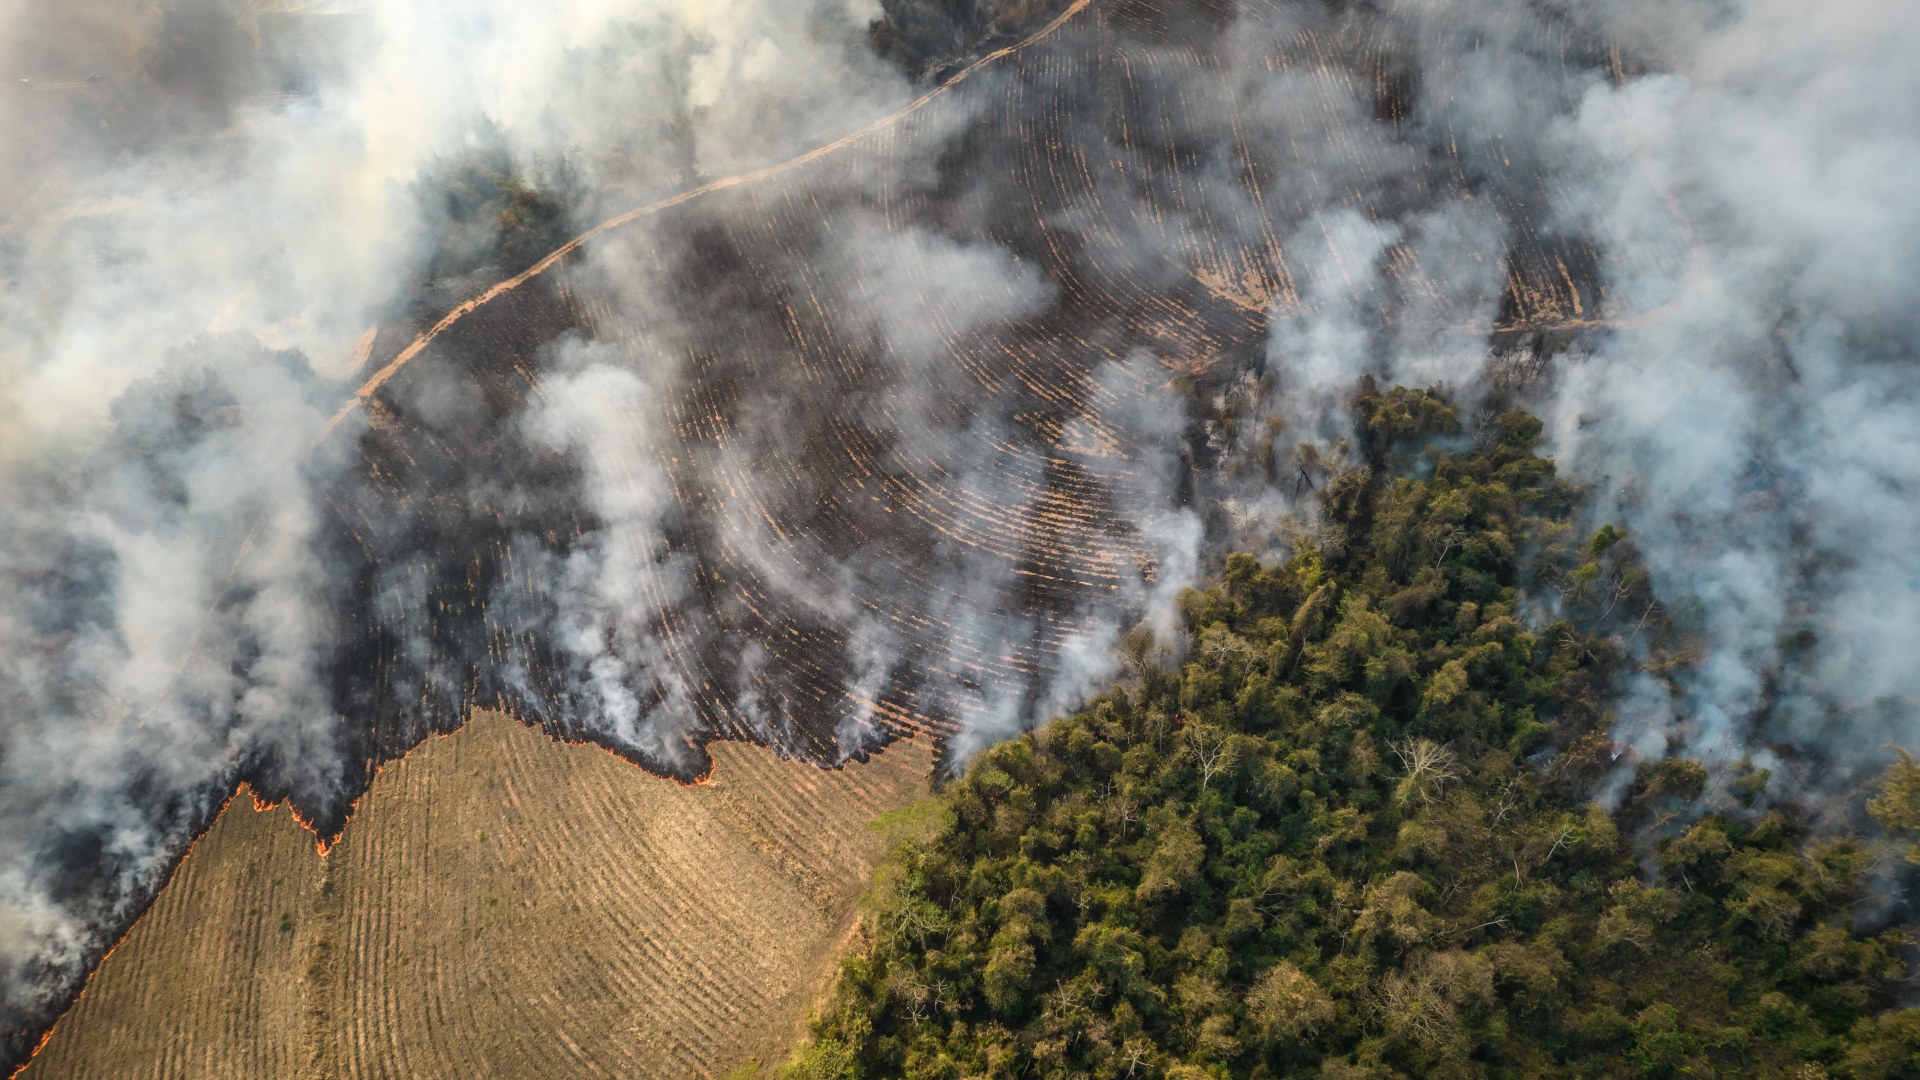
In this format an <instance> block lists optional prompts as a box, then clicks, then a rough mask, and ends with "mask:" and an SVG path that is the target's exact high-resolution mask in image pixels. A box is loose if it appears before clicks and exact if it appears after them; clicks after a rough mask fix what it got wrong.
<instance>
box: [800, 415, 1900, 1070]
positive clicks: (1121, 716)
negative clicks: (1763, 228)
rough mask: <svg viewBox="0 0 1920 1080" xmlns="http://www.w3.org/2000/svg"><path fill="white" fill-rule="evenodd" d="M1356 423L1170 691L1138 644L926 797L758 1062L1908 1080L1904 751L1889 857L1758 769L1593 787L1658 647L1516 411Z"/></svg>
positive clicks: (1191, 629) (1608, 549)
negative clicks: (834, 951) (773, 1053)
mask: <svg viewBox="0 0 1920 1080" xmlns="http://www.w3.org/2000/svg"><path fill="white" fill-rule="evenodd" d="M1356 407H1357V411H1358V415H1359V423H1358V429H1357V431H1356V433H1355V438H1356V440H1357V442H1358V445H1359V446H1360V447H1361V449H1362V456H1363V458H1364V460H1365V464H1364V466H1362V467H1360V468H1355V469H1350V470H1348V471H1346V472H1344V473H1342V474H1341V475H1339V476H1338V477H1337V478H1336V479H1335V480H1334V481H1333V482H1332V483H1331V484H1330V485H1329V486H1328V487H1327V489H1326V491H1325V492H1324V493H1323V508H1324V510H1325V513H1326V518H1327V524H1328V528H1327V530H1326V531H1325V533H1324V534H1323V536H1322V539H1321V542H1320V543H1318V544H1308V543H1302V544H1301V545H1300V546H1299V547H1298V548H1297V549H1296V551H1295V553H1294V554H1293V556H1292V557H1291V559H1289V560H1287V561H1284V562H1281V563H1279V564H1277V565H1272V566H1262V565H1260V564H1259V563H1258V562H1256V561H1255V560H1254V559H1252V558H1250V557H1248V556H1245V555H1236V556H1233V557H1232V558H1231V559H1230V560H1229V561H1228V562H1227V565H1226V570H1225V573H1224V575H1223V576H1222V578H1221V580H1220V581H1219V583H1218V584H1216V585H1215V586H1213V587H1211V588H1208V589H1206V590H1204V591H1196V592H1190V593H1188V594H1186V595H1185V596H1184V597H1183V602H1182V607H1183V609H1184V615H1185V621H1186V626H1187V640H1186V642H1185V648H1184V650H1183V654H1184V656H1185V660H1186V663H1185V666H1184V668H1181V669H1180V670H1178V671H1175V670H1170V669H1166V668H1162V667H1160V666H1158V665H1155V664H1152V663H1148V662H1145V661H1147V660H1149V659H1150V657H1151V653H1152V651H1153V650H1152V646H1151V645H1150V643H1149V642H1148V641H1147V640H1146V639H1145V638H1144V637H1141V636H1136V637H1135V638H1134V639H1133V640H1132V642H1131V645H1132V651H1133V657H1134V659H1135V661H1136V663H1135V665H1134V672H1135V674H1134V677H1133V678H1131V679H1130V680H1128V681H1126V682H1124V683H1122V684H1121V685H1120V686H1118V687H1116V688H1114V689H1112V690H1110V691H1109V692H1108V693H1106V694H1105V695H1104V696H1102V697H1100V698H1098V699H1097V700H1095V701H1094V702H1093V703H1092V704H1091V705H1089V706H1088V707H1087V708H1086V709H1085V710H1084V711H1082V712H1080V713H1078V714H1077V715H1074V716H1072V717H1069V718H1066V719H1062V720H1058V721H1055V722H1054V723H1052V724H1050V725H1048V726H1046V727H1044V728H1042V729H1041V730H1039V731H1037V732H1035V733H1034V734H1033V735H1031V736H1028V737H1024V738H1021V739H1018V740H1015V741H1013V742H1010V743H1007V744H1004V745H1002V746H1000V747H997V748H995V749H993V750H990V751H987V752H985V753H983V754H982V755H980V756H979V757H978V758H977V759H976V760H975V761H974V762H973V764H972V765H971V767H970V768H969V770H968V772H967V774H966V776H965V777H964V778H963V779H962V780H960V781H959V782H957V783H955V784H954V785H953V786H952V787H951V788H950V789H948V790H947V791H945V792H944V793H943V795H942V797H941V802H942V805H943V807H944V809H945V812H946V818H945V820H944V822H943V824H942V826H941V828H940V829H939V830H938V831H937V833H935V834H934V835H932V836H930V837H929V838H926V839H924V840H922V841H917V842H910V843H908V844H906V845H905V846H903V848H902V849H901V851H900V852H899V853H898V855H897V856H896V857H895V858H894V859H893V860H892V861H891V862H890V863H889V864H888V865H887V867H886V868H885V869H884V871H883V873H882V875H881V877H880V879H879V888H878V892H877V895H876V899H875V902H874V908H873V910H872V912H871V913H870V921H869V922H868V924H867V925H868V927H869V932H870V937H871V944H870V947H869V948H868V949H867V950H866V951H865V952H863V953H862V954H861V955H858V956H855V957H853V958H851V959H849V960H848V961H847V962H846V964H845V966H844V968H843V971H842V976H841V979H840V982H839V984H838V988H837V991H836V996H835V998H834V999H833V1001H832V1003H831V1005H830V1006H829V1007H828V1009H827V1010H826V1012H825V1013H824V1015H823V1016H822V1017H821V1018H820V1019H819V1020H818V1022H817V1024H816V1036H817V1039H816V1041H815V1042H814V1043H813V1044H812V1045H811V1046H810V1047H809V1048H807V1049H806V1050H805V1051H804V1052H803V1053H802V1054H801V1055H800V1056H799V1057H798V1058H797V1059H796V1061H795V1063H794V1064H793V1066H792V1069H791V1071H792V1072H793V1073H794V1074H795V1075H799V1076H803V1077H884V1076H909V1077H960V1076H1166V1077H1189V1078H1190V1077H1208V1076H1212V1077H1228V1076H1232V1077H1276V1076H1303V1075H1309V1074H1318V1075H1323V1076H1329V1077H1356V1078H1357V1077H1479V1076H1499V1077H1522V1076H1589V1077H1621V1076H1779V1077H1821V1076H1829V1075H1834V1076H1846V1077H1858V1078H1868V1077H1874V1078H1890V1077H1897V1076H1916V1075H1920V1010H1913V1009H1907V1010H1904V1011H1902V1010H1898V1009H1896V1008H1894V1007H1895V1006H1896V1005H1898V1004H1899V1003H1900V1002H1901V994H1902V986H1903V980H1905V979H1908V978H1910V972H1909V969H1908V965H1907V963H1906V959H1907V957H1908V956H1910V955H1911V954H1910V948H1911V943H1912V938H1911V937H1910V936H1909V934H1908V933H1907V931H1906V930H1904V929H1901V928H1899V927H1900V924H1901V923H1902V921H1903V919H1902V916H1903V914H1910V912H1903V911H1902V908H1901V904H1900V901H1899V899H1898V898H1899V896H1900V895H1901V893H1900V889H1901V885H1900V882H1902V881H1906V882H1910V881H1911V875H1912V867H1911V866H1905V865H1903V860H1901V859H1900V858H1899V856H1900V854H1901V853H1902V850H1903V847H1902V845H1903V844H1904V841H1900V840H1898V835H1897V834H1899V833H1901V832H1904V831H1908V830H1911V829H1913V828H1915V827H1916V826H1920V770H1916V768H1915V766H1914V764H1913V762H1912V760H1911V759H1910V758H1907V757H1906V756H1905V755H1904V754H1903V755H1901V757H1900V759H1899V762H1898V763H1897V764H1896V766H1895V769H1894V771H1893V772H1892V773H1890V774H1889V775H1888V777H1887V779H1886V780H1885V781H1884V789H1885V790H1884V792H1883V793H1882V794H1881V795H1879V796H1878V797H1877V798H1876V799H1875V800H1874V801H1873V803H1872V807H1871V809H1872V812H1873V814H1874V816H1875V817H1877V818H1878V819H1879V820H1880V821H1881V822H1882V823H1883V824H1884V825H1885V826H1886V827H1887V829H1888V830H1889V831H1891V832H1893V833H1895V834H1896V837H1895V838H1894V839H1895V841H1896V842H1887V841H1882V840H1875V839H1870V838H1868V836H1864V835H1861V834H1860V833H1856V832H1848V831H1844V830H1842V831H1836V830H1834V829H1833V828H1832V827H1831V825H1830V824H1829V825H1828V826H1827V827H1825V828H1816V827H1815V826H1814V822H1813V820H1812V819H1811V817H1810V815H1809V813H1808V812H1807V810H1806V809H1805V808H1802V807H1799V806H1795V805H1793V804H1792V803H1790V802H1786V801H1775V800H1774V799H1773V798H1771V797H1770V795H1769V791H1768V775H1767V774H1766V773H1765V772H1762V771H1756V770H1752V769H1747V770H1744V771H1742V772H1739V773H1738V774H1737V775H1735V776H1734V777H1731V778H1728V777H1725V776H1722V777H1721V778H1720V781H1721V782H1717V783H1712V786H1711V789H1710V775H1709V772H1708V771H1707V770H1706V769H1705V768H1703V767H1702V766H1701V765H1699V764H1697V763H1695V762H1692V761H1688V760H1686V759H1684V758H1680V757H1669V758H1666V759H1664V760H1662V761H1659V762H1652V761H1648V762H1642V763H1640V764H1639V767H1638V769H1637V771H1631V772H1628V773H1626V774H1624V775H1623V774H1618V773H1614V770H1615V769H1616V762H1615V758H1614V751H1613V750H1612V744H1611V743H1610V741H1609V740H1607V739H1606V737H1605V736H1606V733H1607V730H1608V728H1607V725H1608V723H1609V721H1610V717H1609V714H1608V712H1607V711H1606V710H1607V709H1608V708H1609V707H1618V708H1629V707H1632V706H1631V703H1629V702H1617V703H1616V702H1614V701H1612V699H1611V698H1610V696H1609V687H1610V685H1611V679H1612V678H1613V677H1614V676H1615V675H1617V674H1618V673H1620V672H1622V671H1623V670H1626V669H1627V668H1628V666H1629V665H1630V664H1633V663H1642V664H1646V665H1648V666H1649V667H1650V668H1651V667H1658V666H1659V665H1662V664H1670V663H1673V662H1677V661H1678V660H1679V658H1678V657H1675V656H1670V655H1667V654H1666V652H1665V651H1664V650H1663V649H1662V648H1656V649H1654V650H1652V651H1651V652H1648V651H1647V650H1646V649H1645V647H1644V646H1645V641H1646V638H1647V637H1648V636H1649V635H1658V636H1660V637H1661V638H1662V640H1663V641H1668V640H1670V639H1672V638H1673V637H1674V636H1675V635H1676V633H1677V632H1676V631H1674V630H1672V629H1671V628H1667V627H1665V626H1664V625H1663V624H1662V620H1661V618H1660V616H1659V615H1658V612H1657V608H1655V607H1654V606H1653V605H1652V603H1651V599H1650V597H1649V596H1648V594H1647V591H1646V589H1647V584H1646V577H1645V575H1644V573H1643V572H1642V571H1641V570H1640V568H1639V566H1638V565H1637V560H1636V558H1635V555H1634V552H1633V550H1632V547H1633V545H1632V542H1631V541H1630V540H1629V539H1628V538H1627V537H1626V536H1625V535H1624V534H1623V533H1622V532H1621V531H1620V530H1619V529H1617V528H1615V527H1614V526H1612V525H1607V526H1604V527H1602V528H1600V529H1599V530H1598V531H1596V532H1594V533H1592V534H1590V535H1585V534H1582V533H1580V532H1576V531H1575V530H1574V525H1575V523H1576V521H1577V520H1579V519H1578V513H1577V511H1578V509H1579V507H1578V504H1577V501H1576V498H1575V496H1576V495H1577V493H1576V492H1575V491H1574V490H1573V489H1572V488H1570V487H1568V486H1567V485H1566V484H1564V483H1562V482H1560V481H1558V480H1556V479H1555V476H1554V466H1553V463H1552V462H1551V461H1548V460H1545V459H1542V458H1540V457H1538V456H1536V455H1535V454H1534V453H1533V452H1532V450H1531V449H1530V448H1531V446H1532V444H1533V442H1534V440H1535V439H1536V437H1537V436H1538V434H1539V430H1540V426H1539V424H1538V422H1537V421H1535V420H1533V419H1532V418H1530V417H1527V416H1525V415H1524V414H1520V413H1509V414H1506V415H1504V416H1501V417H1499V418H1498V419H1497V420H1494V421H1492V422H1490V423H1488V424H1486V425H1485V426H1483V427H1482V428H1481V429H1480V431H1479V432H1478V433H1477V437H1476V438H1473V439H1471V440H1469V439H1468V438H1466V437H1465V433H1463V432H1461V431H1460V430H1459V428H1458V425H1457V423H1456V421H1455V418H1454V415H1453V413H1452V411H1451V410H1450V409H1449V408H1448V407H1447V405H1446V404H1445V403H1444V402H1443V401H1442V400H1441V399H1439V398H1438V397H1436V396H1434V395H1433V394H1430V393H1422V392H1414V391H1406V390H1401V389H1395V390H1392V391H1389V392H1387V393H1384V394H1380V393H1372V392H1367V393H1363V394H1362V396H1361V397H1360V398H1359V399H1358V401H1357V403H1356ZM1545 582H1559V583H1561V584H1562V586H1563V588H1561V590H1560V603H1559V606H1558V609H1557V610H1554V611H1541V610H1538V609H1536V610H1534V611H1533V612H1531V613H1528V612H1527V611H1525V610H1523V607H1522V593H1521V590H1520V588H1519V587H1520V586H1521V585H1522V584H1526V585H1529V586H1532V587H1534V588H1536V589H1537V588H1538V587H1539V586H1540V585H1541V584H1542V583H1545ZM1674 644H1680V643H1679V642H1674ZM1624 765H1625V766H1631V765H1632V762H1631V760H1630V759H1629V761H1627V762H1625V763H1624ZM1610 773H1614V775H1618V776H1621V778H1622V779H1624V778H1626V777H1628V776H1630V777H1631V783H1630V786H1628V787H1626V789H1625V791H1624V797H1623V798H1621V799H1619V800H1618V801H1617V802H1614V801H1595V800H1596V799H1605V798H1606V796H1607V794H1608V793H1609V792H1616V791H1618V789H1617V788H1614V787H1612V786H1610V785H1609V783H1608V782H1607V781H1608V777H1609V774H1610ZM1729 779H1730V781H1731V782H1726V781H1728V780H1729ZM1867 824H1868V823H1867V822H1865V821H1861V822H1859V825H1860V826H1862V827H1864V826H1866V825H1867ZM1904 985H1906V986H1908V987H1910V986H1911V983H1905V984H1904ZM1907 992H1908V993H1910V990H1909V991H1907ZM1890 1010H1891V1011H1890Z"/></svg>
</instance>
